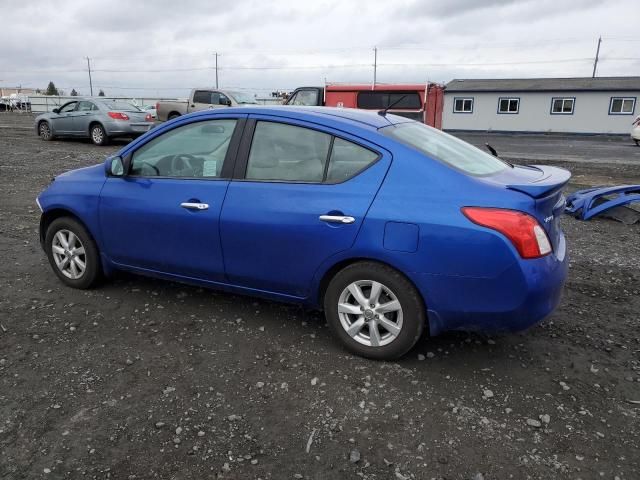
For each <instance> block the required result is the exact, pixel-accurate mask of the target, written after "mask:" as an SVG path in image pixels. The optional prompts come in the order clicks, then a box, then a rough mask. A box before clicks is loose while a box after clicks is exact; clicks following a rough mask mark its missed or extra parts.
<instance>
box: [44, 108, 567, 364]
mask: <svg viewBox="0 0 640 480" xmlns="http://www.w3.org/2000/svg"><path fill="white" fill-rule="evenodd" d="M569 177H570V174H569V172H567V171H566V170H562V169H559V168H554V167H549V166H533V167H523V166H514V165H511V164H509V163H506V162H504V161H502V160H500V159H499V158H497V157H495V156H492V155H490V154H488V153H485V152H483V151H481V150H479V149H477V148H475V147H473V146H471V145H469V144H467V143H465V142H463V141H461V140H459V139H457V138H455V137H453V136H450V135H447V134H446V133H443V132H441V131H438V130H435V129H432V128H430V127H427V126H425V125H423V124H421V123H417V122H414V121H411V120H408V119H406V118H403V117H398V116H394V115H390V114H385V113H384V112H380V113H372V112H365V111H360V110H353V109H332V108H322V107H290V106H289V107H246V108H228V109H224V110H209V111H204V112H198V113H194V114H191V115H186V116H183V117H180V118H178V119H176V120H173V121H170V122H167V123H165V124H163V125H162V126H160V127H158V128H156V129H154V130H151V131H150V132H148V133H147V134H145V135H143V136H141V137H140V138H138V139H137V140H135V141H133V142H132V143H130V144H128V145H127V146H125V147H123V148H122V149H121V150H120V151H119V152H118V153H117V155H114V156H111V157H109V158H107V160H106V162H105V163H104V165H97V166H93V167H88V168H82V169H79V170H74V171H71V172H68V173H65V174H62V175H60V176H58V177H56V178H55V180H54V181H53V182H52V183H51V185H49V187H48V188H47V189H46V190H45V191H44V192H43V193H42V194H41V195H40V196H39V197H38V204H39V206H40V208H41V210H42V217H41V221H40V238H41V242H42V246H43V248H44V250H45V252H46V254H47V256H48V258H49V261H50V263H51V266H52V268H53V271H54V272H55V273H56V275H57V276H58V277H59V278H60V280H61V281H62V282H63V283H64V284H66V285H68V286H70V287H75V288H89V287H91V286H93V285H95V284H96V282H97V281H98V280H99V279H100V277H101V276H103V275H106V276H108V275H109V274H110V273H111V272H112V271H114V270H126V271H129V272H134V273H139V274H143V275H151V276H154V277H161V278H165V279H169V280H176V281H180V282H188V283H192V284H197V285H202V286H207V287H211V288H216V289H222V290H226V291H229V292H236V293H241V294H247V295H256V296H261V297H266V298H270V299H274V300H279V301H286V302H294V303H299V304H303V305H305V306H307V307H311V308H322V309H324V312H325V315H326V319H327V322H328V324H329V326H330V327H331V329H332V331H333V332H334V334H335V336H336V337H337V338H338V339H339V340H340V341H341V342H342V343H343V344H344V346H345V347H347V348H348V349H349V350H351V351H352V352H354V353H356V354H359V355H362V356H366V357H369V358H377V359H391V358H397V357H399V356H401V355H403V354H405V353H406V352H407V351H409V350H410V349H411V347H412V346H413V345H414V344H415V343H416V341H417V340H418V339H419V338H420V337H421V336H422V335H423V333H424V332H425V331H428V332H429V333H430V334H431V335H437V334H439V333H441V332H444V331H448V330H467V331H483V332H500V331H520V330H524V329H526V328H527V327H530V326H531V325H533V324H536V323H537V322H540V321H541V320H542V319H544V318H545V317H546V316H548V315H549V314H550V313H551V312H552V311H553V310H554V308H555V307H556V306H557V305H558V302H559V300H560V294H561V291H562V287H563V284H564V281H565V278H566V275H567V265H568V259H567V253H566V252H567V249H566V245H565V238H564V235H563V233H562V231H561V229H560V225H559V222H558V220H559V216H560V215H561V213H562V211H563V209H564V204H565V200H564V196H563V194H562V189H563V187H564V186H565V185H566V183H567V182H568V180H569Z"/></svg>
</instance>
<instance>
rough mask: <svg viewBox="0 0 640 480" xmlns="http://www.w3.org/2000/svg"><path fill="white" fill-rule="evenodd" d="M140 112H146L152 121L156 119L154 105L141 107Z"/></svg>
mask: <svg viewBox="0 0 640 480" xmlns="http://www.w3.org/2000/svg"><path fill="white" fill-rule="evenodd" d="M140 110H142V111H143V112H147V113H148V114H149V115H151V118H153V119H154V120H155V119H156V118H157V117H156V106H155V105H143V106H142V107H140Z"/></svg>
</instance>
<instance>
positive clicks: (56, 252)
mask: <svg viewBox="0 0 640 480" xmlns="http://www.w3.org/2000/svg"><path fill="white" fill-rule="evenodd" d="M51 251H52V253H53V259H54V261H55V263H56V266H57V267H58V270H60V272H61V273H62V274H63V275H64V276H65V277H67V278H70V279H71V280H78V279H79V278H81V277H82V276H83V275H84V272H85V270H86V269H87V257H86V254H85V250H84V245H82V242H81V241H80V238H79V237H78V236H77V235H76V234H75V233H73V232H72V231H71V230H64V229H63V230H58V231H57V232H56V234H55V235H54V236H53V240H52V241H51Z"/></svg>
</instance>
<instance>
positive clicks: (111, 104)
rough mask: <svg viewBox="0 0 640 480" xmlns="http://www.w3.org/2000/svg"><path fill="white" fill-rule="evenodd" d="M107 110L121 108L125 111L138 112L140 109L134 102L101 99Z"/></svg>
mask: <svg viewBox="0 0 640 480" xmlns="http://www.w3.org/2000/svg"><path fill="white" fill-rule="evenodd" d="M102 103H104V104H105V105H106V106H107V108H108V109H109V110H121V111H125V112H140V111H141V110H140V109H139V108H138V107H136V106H135V105H134V104H132V103H129V102H125V101H123V100H103V101H102Z"/></svg>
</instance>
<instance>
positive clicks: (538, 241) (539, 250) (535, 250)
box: [462, 207, 551, 258]
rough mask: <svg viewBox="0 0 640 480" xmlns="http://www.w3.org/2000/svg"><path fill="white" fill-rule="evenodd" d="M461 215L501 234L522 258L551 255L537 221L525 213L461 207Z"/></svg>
mask: <svg viewBox="0 0 640 480" xmlns="http://www.w3.org/2000/svg"><path fill="white" fill-rule="evenodd" d="M462 213H464V215H465V216H466V217H467V218H468V219H469V220H471V221H472V222H473V223H476V224H478V225H481V226H483V227H487V228H490V229H492V230H496V231H497V232H500V233H502V234H503V235H504V236H505V237H507V238H508V239H509V240H510V241H511V243H513V246H514V247H516V250H518V253H519V254H520V256H521V257H522V258H539V257H543V256H545V255H548V254H549V253H551V243H550V242H549V237H548V236H547V233H546V232H545V231H544V229H543V228H542V227H541V226H540V223H538V220H536V219H535V218H534V217H532V216H531V215H529V214H527V213H524V212H518V211H515V210H505V209H500V208H481V207H463V208H462Z"/></svg>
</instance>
